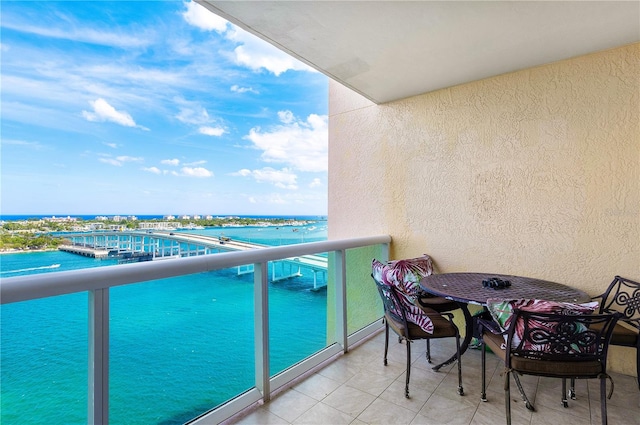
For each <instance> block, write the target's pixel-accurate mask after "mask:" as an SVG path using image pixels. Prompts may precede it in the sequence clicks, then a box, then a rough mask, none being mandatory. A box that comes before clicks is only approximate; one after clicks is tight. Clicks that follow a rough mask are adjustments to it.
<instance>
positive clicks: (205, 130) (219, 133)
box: [198, 127, 226, 136]
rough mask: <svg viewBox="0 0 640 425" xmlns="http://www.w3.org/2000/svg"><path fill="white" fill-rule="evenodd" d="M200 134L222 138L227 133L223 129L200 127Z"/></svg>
mask: <svg viewBox="0 0 640 425" xmlns="http://www.w3.org/2000/svg"><path fill="white" fill-rule="evenodd" d="M198 132H199V133H200V134H204V135H205V136H222V135H223V134H224V133H226V131H225V130H224V128H221V127H200V128H199V129H198Z"/></svg>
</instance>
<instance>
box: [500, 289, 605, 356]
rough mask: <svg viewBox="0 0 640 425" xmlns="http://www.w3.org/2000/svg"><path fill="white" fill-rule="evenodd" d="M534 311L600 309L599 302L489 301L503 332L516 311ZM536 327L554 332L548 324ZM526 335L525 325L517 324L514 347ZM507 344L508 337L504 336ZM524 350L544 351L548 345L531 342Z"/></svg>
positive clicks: (540, 323) (561, 311)
mask: <svg viewBox="0 0 640 425" xmlns="http://www.w3.org/2000/svg"><path fill="white" fill-rule="evenodd" d="M516 308H517V309H519V310H524V311H533V312H537V313H556V314H573V315H576V314H592V313H593V312H594V311H595V310H596V309H597V308H598V302H597V301H593V302H589V303H584V304H577V303H565V302H557V301H547V300H536V299H516V300H503V299H489V300H487V310H489V313H490V314H491V317H493V320H495V321H496V323H498V326H500V329H502V331H506V330H507V329H509V326H511V321H512V319H513V310H514V309H516ZM535 326H536V327H540V328H542V329H545V330H547V331H549V332H553V329H551V328H550V327H549V325H548V324H546V323H543V322H536V323H535ZM523 333H524V326H523V324H516V329H515V332H514V334H513V339H512V346H513V347H516V346H518V345H519V344H520V341H521V340H522V335H523ZM504 338H505V342H506V340H507V335H506V334H505V335H504ZM522 348H523V349H525V350H532V351H534V350H535V351H542V350H545V349H546V345H534V344H531V343H529V342H525V343H524V344H523V347H522Z"/></svg>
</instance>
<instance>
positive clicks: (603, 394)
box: [600, 376, 607, 425]
mask: <svg viewBox="0 0 640 425" xmlns="http://www.w3.org/2000/svg"><path fill="white" fill-rule="evenodd" d="M600 416H601V417H602V425H607V378H606V376H601V377H600Z"/></svg>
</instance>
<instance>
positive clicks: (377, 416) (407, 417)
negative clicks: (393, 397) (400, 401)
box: [358, 398, 416, 425]
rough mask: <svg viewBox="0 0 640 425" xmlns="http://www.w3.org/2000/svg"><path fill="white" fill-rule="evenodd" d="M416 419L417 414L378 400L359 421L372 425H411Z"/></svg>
mask: <svg viewBox="0 0 640 425" xmlns="http://www.w3.org/2000/svg"><path fill="white" fill-rule="evenodd" d="M415 417H416V413H415V412H412V411H411V410H409V409H405V408H404V407H400V406H398V405H396V404H393V403H391V402H389V401H386V400H382V399H380V398H378V399H376V400H375V401H374V402H373V403H371V405H369V407H367V408H366V409H365V411H364V412H362V413H361V414H360V415H359V416H358V419H359V420H361V421H362V422H365V423H367V424H371V425H377V424H381V425H395V424H398V425H400V424H409V423H411V421H412V420H413V419H414V418H415Z"/></svg>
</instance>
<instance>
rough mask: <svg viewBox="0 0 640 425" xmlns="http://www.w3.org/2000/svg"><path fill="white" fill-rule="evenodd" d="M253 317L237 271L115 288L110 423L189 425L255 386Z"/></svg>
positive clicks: (248, 280) (247, 277)
mask: <svg viewBox="0 0 640 425" xmlns="http://www.w3.org/2000/svg"><path fill="white" fill-rule="evenodd" d="M166 261H173V260H166ZM253 312H254V307H253V274H240V275H239V274H238V268H237V267H234V268H231V269H223V270H217V271H212V272H206V273H199V274H192V275H186V276H181V277H177V278H171V279H162V280H156V281H150V282H146V283H141V284H136V285H128V286H123V287H115V288H112V290H111V322H110V332H111V341H110V348H111V350H110V388H109V394H110V408H109V416H110V422H111V423H126V424H135V423H139V424H148V423H184V422H186V421H188V420H190V419H192V418H194V417H196V416H198V415H200V414H202V413H204V412H206V411H208V410H210V409H211V408H212V407H214V406H217V405H219V404H221V403H224V402H225V401H227V400H229V399H230V398H232V397H235V396H237V395H238V394H240V393H243V392H244V391H246V390H248V389H250V388H252V387H253V386H254V385H255V371H254V370H255V367H254V364H255V362H254V357H255V355H254V351H255V350H254V332H253V326H254V313H253Z"/></svg>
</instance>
